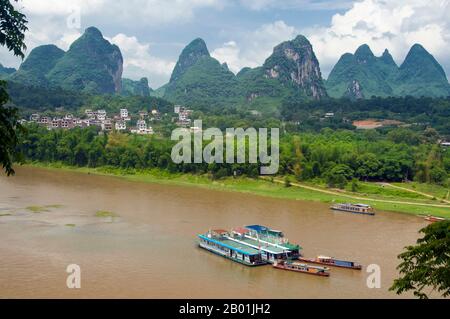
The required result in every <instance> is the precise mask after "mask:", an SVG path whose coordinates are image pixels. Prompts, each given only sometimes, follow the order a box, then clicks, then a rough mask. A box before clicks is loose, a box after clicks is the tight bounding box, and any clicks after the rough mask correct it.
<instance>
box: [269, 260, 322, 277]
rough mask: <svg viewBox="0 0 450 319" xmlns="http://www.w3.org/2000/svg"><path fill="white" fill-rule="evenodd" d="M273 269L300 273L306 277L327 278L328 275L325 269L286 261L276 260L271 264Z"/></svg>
mask: <svg viewBox="0 0 450 319" xmlns="http://www.w3.org/2000/svg"><path fill="white" fill-rule="evenodd" d="M273 267H274V268H277V269H282V270H289V271H295V272H301V273H304V274H308V275H315V276H322V277H328V276H330V273H329V272H328V270H329V269H328V268H326V267H317V266H310V265H307V264H301V263H295V262H292V261H287V260H277V261H275V262H274V263H273Z"/></svg>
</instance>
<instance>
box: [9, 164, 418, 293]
mask: <svg viewBox="0 0 450 319" xmlns="http://www.w3.org/2000/svg"><path fill="white" fill-rule="evenodd" d="M30 206H42V207H43V206H48V207H46V208H45V210H46V211H44V212H40V213H36V212H32V211H31V210H30V209H29V207H30ZM35 210H39V209H38V208H35ZM41 210H42V208H41ZM100 210H102V211H111V212H114V213H116V214H117V215H118V217H114V218H112V217H103V218H102V217H97V216H96V212H97V211H100ZM1 215H3V216H1ZM5 215H6V216H5ZM249 224H262V225H266V226H269V227H272V228H276V229H280V230H283V231H284V233H285V234H286V236H287V237H288V238H289V239H290V241H292V242H296V243H299V244H300V245H301V246H302V247H303V254H304V255H305V256H306V257H315V256H316V255H318V254H325V255H332V256H335V257H340V258H342V259H348V260H355V261H358V262H360V263H362V264H363V265H364V266H365V267H364V268H363V270H362V271H353V270H346V269H332V270H331V276H330V277H329V278H321V277H316V276H311V275H305V274H300V273H295V272H288V271H282V270H276V269H273V268H272V267H271V266H263V267H257V268H248V267H245V266H243V265H240V264H237V263H234V262H232V261H229V260H226V259H224V258H221V257H218V256H216V255H213V254H211V253H209V252H207V251H204V250H202V249H200V248H198V247H197V246H196V234H199V233H204V232H206V231H207V230H208V229H214V228H225V229H231V228H233V227H236V226H242V225H249ZM425 225H426V223H425V222H424V221H423V220H422V219H420V218H418V217H415V216H408V215H403V214H395V213H384V212H378V214H377V215H376V216H375V217H370V216H361V215H353V214H348V213H339V212H332V211H330V210H329V209H328V205H327V204H323V203H315V202H303V201H288V200H278V199H272V198H264V197H259V196H253V195H249V194H242V193H232V192H219V191H212V190H205V189H201V188H195V187H178V186H166V185H157V184H145V183H138V182H129V181H125V180H123V179H119V178H114V177H104V176H95V175H87V174H79V173H71V172H63V171H55V170H52V171H49V170H44V169H37V168H28V167H22V168H18V169H17V174H16V176H14V177H9V178H7V177H5V176H1V177H0V298H19V297H20V298H22V297H26V298H95V297H96V298H394V297H396V295H395V294H394V293H392V292H389V291H388V288H389V286H390V285H391V283H392V281H393V279H394V278H396V276H397V271H396V265H397V264H398V260H397V257H396V256H397V255H398V254H399V253H400V252H401V251H402V250H403V248H404V247H405V246H407V245H410V244H414V243H415V241H416V239H417V238H418V236H419V234H418V230H419V229H421V228H422V227H424V226H425ZM69 264H77V265H79V266H80V267H81V289H68V288H67V285H66V279H67V276H68V275H69V274H68V273H66V267H67V266H68V265H69ZM370 264H376V265H379V266H380V268H381V274H380V275H381V288H379V289H377V288H373V289H369V288H368V286H367V277H368V276H369V273H367V271H366V266H367V265H370ZM406 296H407V297H409V296H410V295H406Z"/></svg>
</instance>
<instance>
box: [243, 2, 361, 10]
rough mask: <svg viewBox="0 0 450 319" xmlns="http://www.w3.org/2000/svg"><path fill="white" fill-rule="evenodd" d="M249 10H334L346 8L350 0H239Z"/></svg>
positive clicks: (349, 4)
mask: <svg viewBox="0 0 450 319" xmlns="http://www.w3.org/2000/svg"><path fill="white" fill-rule="evenodd" d="M239 3H240V4H242V5H243V6H244V7H246V8H248V9H250V10H256V11H261V10H271V9H284V10H288V9H300V10H336V9H346V8H349V7H350V6H351V4H352V1H350V0H283V1H279V0H239Z"/></svg>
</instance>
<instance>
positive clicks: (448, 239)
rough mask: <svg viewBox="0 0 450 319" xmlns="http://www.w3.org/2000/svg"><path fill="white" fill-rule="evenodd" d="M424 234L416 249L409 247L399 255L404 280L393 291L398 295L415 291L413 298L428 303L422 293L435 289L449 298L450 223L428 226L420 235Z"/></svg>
mask: <svg viewBox="0 0 450 319" xmlns="http://www.w3.org/2000/svg"><path fill="white" fill-rule="evenodd" d="M420 232H421V233H423V234H425V236H424V237H423V238H420V239H419V240H417V245H416V246H409V247H407V248H406V252H404V253H402V254H400V255H399V258H400V259H401V260H402V263H401V264H400V265H399V266H398V269H399V270H400V274H401V275H402V277H401V278H399V279H396V280H395V281H394V284H393V285H392V287H391V288H390V290H393V291H395V292H396V293H397V294H402V293H404V292H407V291H413V292H414V295H415V296H417V297H419V298H421V299H427V298H428V295H427V294H426V293H424V292H423V290H424V289H426V288H432V289H433V290H436V291H438V292H439V293H440V294H442V296H443V297H448V296H450V220H446V221H442V222H438V223H434V224H431V225H429V226H427V227H426V228H424V229H422V230H421V231H420Z"/></svg>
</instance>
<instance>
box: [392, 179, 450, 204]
mask: <svg viewBox="0 0 450 319" xmlns="http://www.w3.org/2000/svg"><path fill="white" fill-rule="evenodd" d="M392 184H393V185H395V186H400V187H403V188H408V189H411V190H413V191H417V192H422V193H425V194H429V195H432V196H434V197H436V199H438V200H439V199H448V200H450V193H449V192H450V189H449V188H448V187H444V186H441V185H435V184H425V183H416V182H411V183H392ZM447 196H448V198H447Z"/></svg>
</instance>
